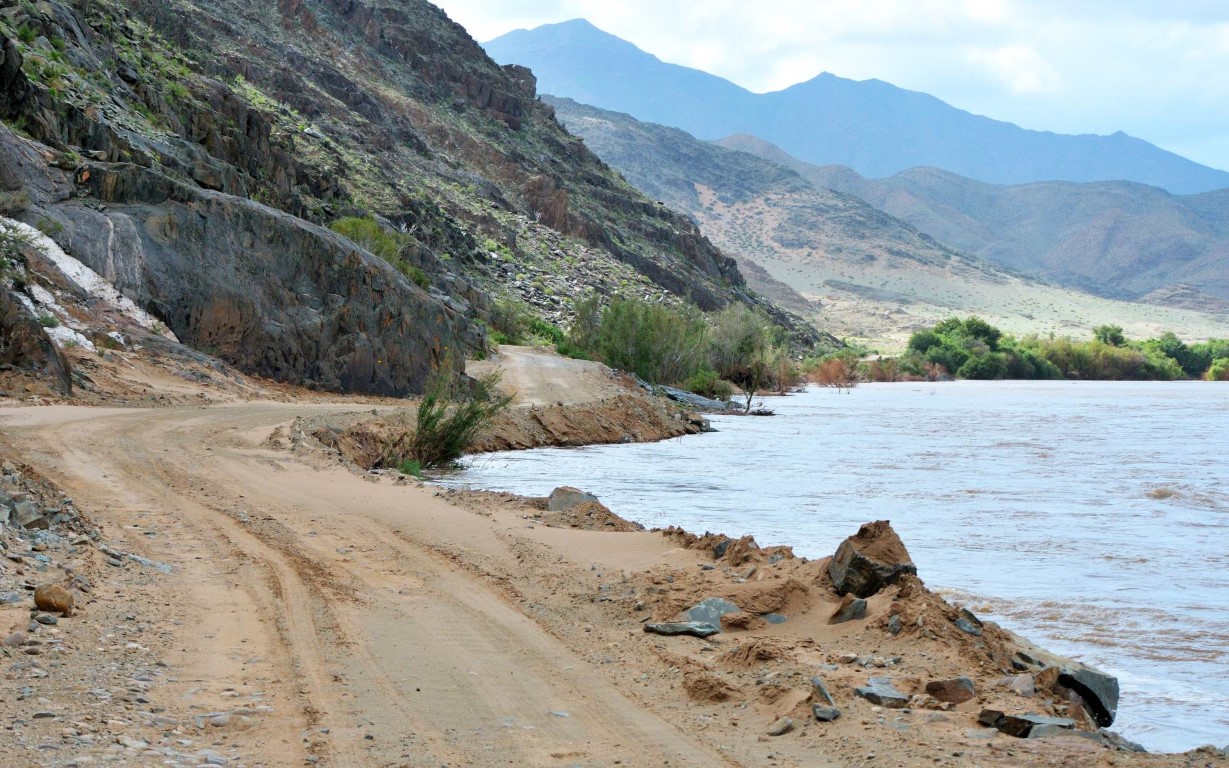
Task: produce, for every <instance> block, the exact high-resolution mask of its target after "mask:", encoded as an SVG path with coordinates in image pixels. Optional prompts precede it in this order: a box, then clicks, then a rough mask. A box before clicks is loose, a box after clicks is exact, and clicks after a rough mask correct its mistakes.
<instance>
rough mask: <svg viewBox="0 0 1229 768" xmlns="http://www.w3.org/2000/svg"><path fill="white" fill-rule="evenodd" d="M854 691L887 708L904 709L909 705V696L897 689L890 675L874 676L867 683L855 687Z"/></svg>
mask: <svg viewBox="0 0 1229 768" xmlns="http://www.w3.org/2000/svg"><path fill="white" fill-rule="evenodd" d="M854 693H855V694H857V695H858V696H861V697H862V698H864V699H866V700H867V701H869V702H870V703H872V704H878V705H879V706H881V707H884V708H886V709H904V708H905V707H907V706H908V705H909V697H908V696H906V695H905V694H903V693H901V692H900V691H898V690H896V686H895V685H894V684H893V683H892V678H890V677H872V678H871V679H870V680H869V682H868V683H867V685H865V686H863V687H861V688H855V689H854Z"/></svg>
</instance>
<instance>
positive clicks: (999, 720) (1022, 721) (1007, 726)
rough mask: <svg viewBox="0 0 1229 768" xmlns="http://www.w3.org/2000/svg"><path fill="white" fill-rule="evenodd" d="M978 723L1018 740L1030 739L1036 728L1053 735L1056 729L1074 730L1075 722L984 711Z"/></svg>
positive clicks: (1058, 718)
mask: <svg viewBox="0 0 1229 768" xmlns="http://www.w3.org/2000/svg"><path fill="white" fill-rule="evenodd" d="M977 722H979V723H981V724H982V725H988V726H990V727H991V728H997V729H998V730H999V732H1000V733H1005V734H1007V735H1008V736H1014V737H1016V738H1017V739H1025V738H1028V737H1029V735H1030V734H1031V733H1032V731H1033V729H1034V728H1039V727H1040V728H1044V729H1045V730H1044V731H1043V733H1047V734H1049V733H1052V732H1053V730H1052V729H1055V728H1064V729H1068V730H1070V729H1072V728H1074V727H1075V721H1074V720H1070V719H1068V718H1065V717H1042V716H1041V715H1008V714H1004V713H1003V712H1001V711H999V710H997V709H983V710H982V711H981V714H980V715H978V716H977Z"/></svg>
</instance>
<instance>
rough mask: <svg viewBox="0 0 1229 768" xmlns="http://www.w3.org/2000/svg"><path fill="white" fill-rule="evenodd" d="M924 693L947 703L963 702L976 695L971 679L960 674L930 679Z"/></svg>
mask: <svg viewBox="0 0 1229 768" xmlns="http://www.w3.org/2000/svg"><path fill="white" fill-rule="evenodd" d="M926 693H928V694H930V695H931V696H933V697H934V698H935V699H937V700H939V701H943V702H947V703H949V704H963V703H964V702H966V701H968V700H970V699H972V698H973V697H974V696H976V695H977V689H976V687H975V686H974V685H973V681H972V680H970V679H969V678H967V677H964V676H960V677H953V678H950V679H948V680H931V681H930V682H929V683H927V684H926Z"/></svg>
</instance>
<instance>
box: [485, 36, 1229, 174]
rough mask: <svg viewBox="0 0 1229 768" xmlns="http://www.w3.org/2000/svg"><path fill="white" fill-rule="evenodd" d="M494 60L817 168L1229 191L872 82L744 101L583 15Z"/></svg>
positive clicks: (543, 87) (1199, 170) (1168, 163)
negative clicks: (745, 137) (760, 144)
mask: <svg viewBox="0 0 1229 768" xmlns="http://www.w3.org/2000/svg"><path fill="white" fill-rule="evenodd" d="M484 47H485V48H486V50H487V53H488V54H490V56H491V57H492V58H493V59H495V60H496V61H498V62H499V63H501V64H521V65H524V66H527V67H530V68H531V69H532V70H533V71H534V73H535V74H536V75H537V78H538V85H539V91H540V92H542V93H549V94H552V95H555V96H563V97H568V98H573V99H576V100H578V101H581V102H584V103H588V104H593V105H594V106H597V107H601V108H603V109H610V110H614V111H618V112H626V113H629V114H631V115H633V116H635V117H636V118H637V119H640V120H643V121H646V122H653V123H660V124H663V125H669V126H673V127H677V128H681V129H683V130H685V131H687V132H688V133H691V134H692V135H694V136H696V137H698V138H702V139H709V140H712V139H719V138H722V137H725V136H728V135H730V134H736V133H750V134H754V135H756V136H759V137H761V138H764V139H766V140H768V141H771V142H773V143H775V144H777V145H779V146H780V147H782V148H783V149H785V150H786V151H787V152H789V153H790V154H791V155H793V156H795V157H797V158H799V159H801V160H804V161H806V162H809V163H814V164H817V165H830V164H840V165H847V166H850V167H851V168H854V169H855V170H856V171H857V172H858V173H859V174H861V175H863V176H867V177H871V178H878V177H886V176H891V175H893V174H896V173H899V172H901V171H903V170H906V169H908V168H912V167H915V166H934V167H937V168H943V169H945V170H948V171H951V172H953V173H956V174H959V175H962V176H967V177H969V178H973V179H977V180H980V181H985V182H990V183H997V184H1017V183H1024V182H1030V181H1048V180H1055V179H1057V180H1066V181H1079V182H1084V181H1102V180H1106V181H1111V180H1129V181H1137V182H1140V183H1144V184H1150V185H1153V186H1157V187H1161V188H1163V189H1166V190H1169V191H1171V192H1174V193H1180V194H1190V193H1196V192H1205V191H1209V190H1214V189H1221V188H1226V187H1229V173H1227V172H1225V171H1222V170H1217V169H1214V168H1209V167H1207V166H1203V165H1200V164H1198V163H1195V162H1193V161H1191V160H1187V159H1186V158H1183V157H1180V156H1179V155H1176V154H1174V153H1172V152H1167V151H1165V150H1163V149H1160V148H1159V147H1156V146H1154V145H1152V144H1149V143H1148V142H1146V141H1143V140H1142V139H1137V138H1134V137H1131V136H1128V135H1126V134H1124V133H1121V132H1119V133H1115V134H1113V135H1110V136H1096V135H1081V136H1069V135H1061V134H1055V133H1049V132H1043V131H1030V130H1025V129H1023V128H1020V127H1018V126H1016V125H1013V124H1011V123H1006V122H1001V121H997V120H992V119H990V118H987V117H981V116H978V115H974V114H971V113H969V112H965V111H963V110H960V109H957V108H955V107H952V106H951V105H949V104H946V103H944V102H943V101H940V100H939V99H937V98H935V97H933V96H929V95H927V94H924V93H919V92H916V91H907V90H904V89H901V88H897V87H896V86H893V85H891V84H889V83H885V82H883V81H880V80H866V81H854V80H847V79H845V78H841V77H837V76H835V75H832V74H828V73H824V74H821V75H819V76H818V77H816V78H814V79H812V80H809V81H807V82H804V83H799V84H797V85H794V86H791V87H790V88H787V89H785V90H783V91H777V92H774V93H765V94H755V93H752V92H750V91H748V90H746V89H744V88H741V87H740V86H738V85H735V84H734V83H731V82H729V81H728V80H724V79H722V78H720V77H717V76H715V75H711V74H708V73H705V72H702V71H700V70H696V69H690V68H688V67H682V66H679V65H675V64H668V63H665V62H662V61H661V60H659V59H658V58H657V57H655V56H653V55H651V54H649V53H646V52H644V51H642V50H640V49H639V48H637V47H636V46H635V45H633V44H631V43H629V42H627V41H625V40H622V39H620V38H618V37H615V36H614V35H610V34H608V33H606V32H603V31H602V30H600V29H598V28H596V27H594V26H593V25H592V24H590V23H589V22H587V21H585V20H583V19H576V20H573V21H568V22H563V23H560V24H547V25H543V26H540V27H538V28H536V29H533V30H517V31H514V32H509V33H508V34H506V35H503V36H501V37H499V38H496V39H495V40H491V41H489V42H487V43H485V44H484Z"/></svg>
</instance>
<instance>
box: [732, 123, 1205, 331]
mask: <svg viewBox="0 0 1229 768" xmlns="http://www.w3.org/2000/svg"><path fill="white" fill-rule="evenodd" d="M717 143H718V144H719V145H721V146H723V147H726V148H729V149H736V150H739V151H742V152H748V153H751V154H754V155H756V156H758V157H761V158H764V159H767V160H771V161H773V162H775V163H779V164H781V165H782V166H783V167H787V168H790V169H791V170H794V171H796V172H798V174H799V175H801V176H802V177H804V178H806V179H807V180H808V181H810V182H812V183H814V184H815V185H817V186H821V187H826V188H828V189H832V190H837V191H841V192H845V193H847V194H850V195H855V196H856V197H858V198H860V199H862V200H864V201H866V202H868V203H870V204H871V205H873V206H875V207H876V208H878V209H879V210H881V211H884V212H886V213H889V214H891V215H893V216H896V217H898V218H900V219H902V220H903V221H906V222H908V223H909V224H911V225H913V226H914V227H916V228H917V229H918V230H920V231H922V232H925V233H927V234H928V235H931V236H932V237H934V238H935V239H936V240H938V241H940V242H942V243H944V244H946V245H949V246H951V247H953V248H957V249H959V250H962V251H966V252H968V253H970V254H974V255H977V256H982V257H984V258H986V259H989V260H991V261H994V262H997V263H999V264H1003V265H1005V266H1008V267H1011V268H1013V269H1016V270H1021V271H1025V272H1029V273H1032V274H1036V275H1039V276H1041V277H1044V278H1046V279H1047V280H1051V281H1053V282H1056V283H1060V284H1062V285H1067V286H1072V287H1076V288H1080V289H1082V290H1086V291H1089V292H1090V293H1094V294H1097V295H1100V296H1106V297H1109V298H1118V299H1130V300H1134V299H1142V300H1146V301H1158V302H1161V301H1164V302H1165V303H1168V304H1171V305H1172V304H1174V303H1175V302H1177V303H1180V304H1184V305H1186V306H1188V307H1190V308H1192V309H1200V310H1204V311H1214V312H1227V311H1229V190H1216V191H1213V192H1204V193H1202V194H1198V195H1174V194H1171V193H1169V192H1166V191H1165V190H1163V189H1159V188H1157V187H1152V186H1148V185H1145V184H1137V183H1134V182H1126V181H1100V182H1088V183H1084V184H1079V183H1074V182H1063V181H1045V182H1033V183H1030V184H1015V185H999V184H987V183H985V182H979V181H974V180H973V179H968V178H964V177H962V176H959V175H957V174H954V173H950V172H948V171H944V170H941V169H939V168H910V169H909V170H907V171H902V172H901V173H898V174H896V175H894V176H891V177H888V178H886V179H867V178H865V177H863V176H861V175H860V174H858V173H857V172H856V171H854V170H853V169H851V168H849V167H847V166H834V165H829V166H815V165H812V164H810V163H806V162H803V161H801V160H798V159H796V158H794V157H791V156H790V155H789V154H788V153H786V152H784V151H783V150H782V149H781V148H779V147H777V146H775V145H773V144H771V143H769V142H766V141H764V140H762V139H758V138H756V137H754V136H748V135H746V134H739V135H735V136H730V137H727V138H725V139H722V140H720V141H718V142H717Z"/></svg>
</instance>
